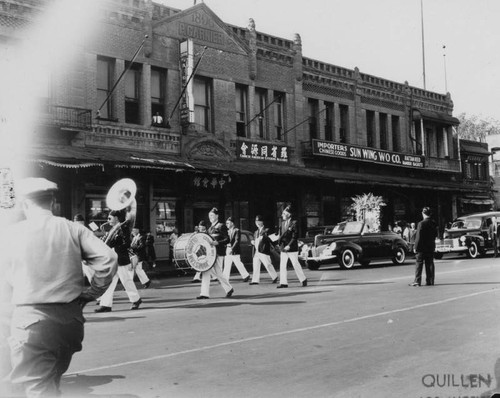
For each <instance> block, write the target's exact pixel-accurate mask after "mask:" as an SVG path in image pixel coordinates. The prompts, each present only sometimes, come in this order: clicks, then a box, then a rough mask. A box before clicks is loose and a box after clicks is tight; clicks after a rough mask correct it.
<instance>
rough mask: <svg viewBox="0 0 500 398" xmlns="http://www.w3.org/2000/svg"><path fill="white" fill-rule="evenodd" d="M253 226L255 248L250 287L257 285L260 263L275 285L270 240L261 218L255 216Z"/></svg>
mask: <svg viewBox="0 0 500 398" xmlns="http://www.w3.org/2000/svg"><path fill="white" fill-rule="evenodd" d="M255 225H256V226H257V230H256V231H255V233H254V240H253V241H252V244H253V245H254V247H255V254H254V256H253V272H252V281H251V282H250V285H258V284H259V282H260V266H261V263H262V264H264V267H265V268H266V270H267V272H268V273H269V275H270V276H271V278H272V280H273V283H276V282H277V281H278V274H277V273H276V270H275V269H274V266H273V263H272V261H271V240H270V239H269V236H268V235H267V232H268V230H267V228H264V220H263V219H262V217H261V216H255Z"/></svg>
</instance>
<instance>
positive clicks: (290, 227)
mask: <svg viewBox="0 0 500 398" xmlns="http://www.w3.org/2000/svg"><path fill="white" fill-rule="evenodd" d="M281 218H282V219H283V221H282V223H281V225H280V228H279V234H278V235H279V238H278V244H279V246H280V283H279V285H278V286H277V287H278V289H282V288H287V287H288V281H287V269H286V267H287V264H288V260H290V261H291V262H292V265H293V269H294V270H295V273H296V274H297V277H298V278H299V281H300V283H301V284H302V286H307V279H306V276H305V275H304V271H302V266H301V265H300V263H299V246H298V241H297V221H295V220H292V208H291V206H289V205H288V206H286V207H285V208H284V209H283V213H282V214H281Z"/></svg>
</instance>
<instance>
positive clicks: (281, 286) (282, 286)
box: [276, 285, 288, 289]
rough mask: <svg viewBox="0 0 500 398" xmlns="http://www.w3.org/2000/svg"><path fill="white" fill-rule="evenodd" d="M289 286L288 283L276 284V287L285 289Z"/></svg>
mask: <svg viewBox="0 0 500 398" xmlns="http://www.w3.org/2000/svg"><path fill="white" fill-rule="evenodd" d="M287 287H288V285H278V286H276V289H284V288H287Z"/></svg>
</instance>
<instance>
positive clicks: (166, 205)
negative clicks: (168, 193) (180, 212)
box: [155, 199, 177, 238]
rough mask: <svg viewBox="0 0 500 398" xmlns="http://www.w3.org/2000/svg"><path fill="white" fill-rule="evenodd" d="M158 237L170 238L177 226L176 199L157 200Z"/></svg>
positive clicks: (156, 229) (156, 230)
mask: <svg viewBox="0 0 500 398" xmlns="http://www.w3.org/2000/svg"><path fill="white" fill-rule="evenodd" d="M155 203H156V207H155V209H156V228H155V232H156V236H159V237H165V238H168V237H169V236H170V234H171V233H172V231H173V230H174V228H175V227H176V224H177V215H176V211H175V199H155Z"/></svg>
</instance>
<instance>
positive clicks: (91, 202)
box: [0, 0, 485, 257]
mask: <svg viewBox="0 0 500 398" xmlns="http://www.w3.org/2000/svg"><path fill="white" fill-rule="evenodd" d="M56 3H57V2H54V1H49V0H31V1H15V0H12V1H10V0H4V1H2V2H1V7H2V10H1V12H0V45H1V46H2V49H3V50H4V51H6V52H8V49H10V48H12V47H13V46H17V45H19V43H22V42H23V41H24V40H27V39H26V35H25V34H23V32H26V30H27V29H28V27H29V26H31V25H33V24H36V23H38V21H39V20H40V19H41V18H45V17H46V14H45V11H46V9H49V8H50V7H49V5H54V4H56ZM99 6H100V9H99V12H98V16H97V17H96V18H94V19H93V21H92V22H94V24H93V25H92V27H91V28H90V24H89V29H88V30H87V31H85V33H84V34H82V35H80V36H78V40H77V41H76V42H75V43H74V45H72V51H71V52H66V51H65V49H64V48H61V49H60V53H58V54H55V55H54V57H56V58H57V59H60V60H61V65H59V67H58V69H57V73H56V72H55V71H52V72H50V73H49V74H48V75H47V76H46V81H47V84H46V91H45V94H42V95H39V96H38V97H39V98H38V100H39V102H38V103H39V104H42V107H41V108H39V110H38V111H37V112H36V123H34V133H33V139H32V140H30V143H29V145H28V146H27V147H26V151H25V153H24V154H23V156H24V160H25V162H26V164H27V165H29V168H28V169H29V172H30V173H31V174H36V175H40V176H45V177H47V178H50V179H51V180H54V181H56V182H57V183H58V184H59V186H60V187H61V192H60V195H59V198H58V205H59V212H60V214H61V215H63V216H66V217H71V216H72V215H73V214H75V213H77V212H79V213H84V214H85V215H86V218H87V221H95V222H97V223H101V222H103V221H104V220H105V214H106V213H105V211H106V204H105V196H106V193H107V191H108V190H109V188H110V186H111V185H112V184H113V183H114V182H115V181H116V180H118V179H120V178H124V177H129V178H132V179H133V180H134V181H136V183H137V185H138V195H137V202H138V213H137V220H138V223H139V224H140V225H141V226H143V227H144V228H145V229H151V231H152V232H153V233H154V234H155V236H156V242H157V249H158V253H159V255H160V257H166V256H167V255H168V244H167V237H168V235H169V233H170V231H171V230H172V228H174V226H176V227H177V228H178V229H179V230H180V232H190V231H192V230H193V228H194V225H196V223H198V221H199V220H201V219H203V218H206V217H207V212H208V210H209V209H210V208H211V207H213V206H218V207H219V208H220V209H224V211H225V215H226V216H228V215H233V216H234V217H235V219H236V220H238V223H239V224H240V225H241V227H242V228H244V229H253V228H254V226H253V222H252V220H253V218H254V217H255V215H256V214H261V215H263V216H264V217H265V218H266V220H267V225H269V226H273V225H275V224H276V221H277V218H278V217H279V214H280V209H281V208H282V206H283V203H285V202H291V203H292V204H293V206H294V208H295V209H296V213H297V217H298V219H299V220H300V228H301V231H304V230H305V229H306V228H307V227H308V226H314V225H318V224H332V223H336V222H339V221H341V220H343V219H346V218H349V217H351V216H352V215H351V212H350V210H349V206H350V205H351V203H352V200H351V198H352V197H354V196H356V195H360V194H363V193H368V192H372V193H373V194H376V195H380V196H383V197H384V200H385V202H386V204H387V206H386V207H384V209H383V213H382V215H383V220H382V225H383V226H384V227H387V225H388V224H392V223H393V222H394V221H415V220H418V219H420V209H421V207H422V206H424V205H428V206H432V207H433V208H434V209H435V211H436V214H437V218H438V220H439V223H440V225H441V226H444V223H445V222H446V221H449V220H451V219H452V218H454V217H455V216H456V215H457V212H458V208H457V206H458V205H459V199H460V198H461V197H462V196H463V195H474V194H477V193H479V194H480V193H484V191H485V188H484V187H483V186H478V185H474V184H467V183H465V182H464V181H463V178H462V174H461V171H460V156H459V144H458V140H457V138H456V136H455V134H454V129H453V127H454V126H456V125H458V120H457V119H456V118H454V117H453V116H452V111H453V103H452V101H451V98H450V95H449V94H446V95H444V94H438V93H434V92H430V91H425V90H422V89H419V88H416V87H412V86H410V85H408V83H398V82H394V81H391V80H387V79H384V78H380V77H376V76H372V75H369V74H366V73H364V72H362V71H359V70H358V69H357V68H355V69H347V68H343V67H340V66H336V65H331V64H328V63H325V62H321V61H319V60H314V59H309V58H306V57H304V56H303V54H302V44H301V39H300V36H299V35H298V34H297V35H295V37H293V38H289V39H285V38H280V37H275V36H272V35H269V34H266V33H264V32H260V31H258V30H257V29H256V25H255V23H254V21H253V20H251V19H250V20H249V24H248V26H246V27H238V26H232V25H229V24H226V23H224V22H223V21H221V20H220V19H219V18H218V16H217V15H215V14H214V13H213V12H212V11H211V10H210V8H209V7H208V6H207V5H206V4H204V3H201V4H198V5H194V6H193V7H191V8H189V9H186V10H177V9H173V8H169V7H167V6H164V5H160V4H156V3H153V2H152V1H151V0H121V1H120V0H106V1H104V0H103V1H100V2H99ZM145 35H147V38H145ZM28 40H29V39H28ZM6 49H7V50H6ZM136 53H137V56H136V57H135V59H134V55H135V54H136ZM69 54H70V55H69ZM65 56H67V57H68V58H69V57H70V56H71V59H65ZM62 60H65V61H68V62H64V67H63V66H62V64H63V62H62ZM132 61H133V62H132ZM122 76H123V78H121V77H122ZM157 115H158V116H160V117H161V119H157V118H155V119H154V122H153V116H157Z"/></svg>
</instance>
